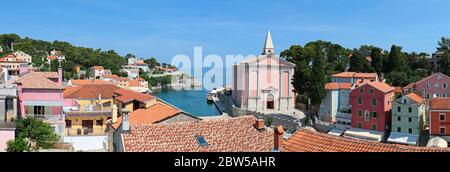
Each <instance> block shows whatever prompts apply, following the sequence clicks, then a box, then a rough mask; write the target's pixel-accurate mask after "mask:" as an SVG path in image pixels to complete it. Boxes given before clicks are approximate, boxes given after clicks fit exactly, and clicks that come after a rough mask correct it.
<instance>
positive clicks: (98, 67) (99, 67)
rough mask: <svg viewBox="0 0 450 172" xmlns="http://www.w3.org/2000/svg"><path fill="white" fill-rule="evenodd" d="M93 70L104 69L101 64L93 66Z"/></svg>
mask: <svg viewBox="0 0 450 172" xmlns="http://www.w3.org/2000/svg"><path fill="white" fill-rule="evenodd" d="M94 70H105V68H103V66H94Z"/></svg>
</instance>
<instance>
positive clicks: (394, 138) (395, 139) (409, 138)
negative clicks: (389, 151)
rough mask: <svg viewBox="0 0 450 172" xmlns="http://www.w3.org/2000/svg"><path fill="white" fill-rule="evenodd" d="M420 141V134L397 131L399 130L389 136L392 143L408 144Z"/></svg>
mask: <svg viewBox="0 0 450 172" xmlns="http://www.w3.org/2000/svg"><path fill="white" fill-rule="evenodd" d="M418 141H419V136H418V135H413V134H406V133H397V132H392V133H391V135H390V136H389V138H388V142H390V143H399V144H407V145H417V142H418Z"/></svg>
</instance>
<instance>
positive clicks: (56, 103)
mask: <svg viewBox="0 0 450 172" xmlns="http://www.w3.org/2000/svg"><path fill="white" fill-rule="evenodd" d="M23 104H24V105H25V106H64V102H63V101H62V100H61V101H44V100H40V101H23Z"/></svg>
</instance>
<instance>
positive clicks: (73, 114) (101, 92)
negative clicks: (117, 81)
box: [64, 84, 120, 136]
mask: <svg viewBox="0 0 450 172" xmlns="http://www.w3.org/2000/svg"><path fill="white" fill-rule="evenodd" d="M119 89H120V87H117V86H116V85H113V84H86V85H80V86H76V87H68V88H66V90H65V91H64V107H65V108H64V114H65V115H66V129H65V135H66V136H86V135H89V136H92V135H105V134H106V132H105V131H106V129H107V124H106V121H107V120H109V119H113V118H117V114H118V108H117V106H116V105H114V99H113V96H114V92H115V91H116V90H119Z"/></svg>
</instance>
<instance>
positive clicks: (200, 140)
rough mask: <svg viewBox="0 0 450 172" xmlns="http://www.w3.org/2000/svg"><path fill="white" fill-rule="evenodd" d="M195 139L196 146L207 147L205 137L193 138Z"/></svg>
mask: <svg viewBox="0 0 450 172" xmlns="http://www.w3.org/2000/svg"><path fill="white" fill-rule="evenodd" d="M195 139H196V140H197V142H198V144H199V145H200V146H201V147H205V146H208V142H206V139H205V137H203V136H195Z"/></svg>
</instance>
